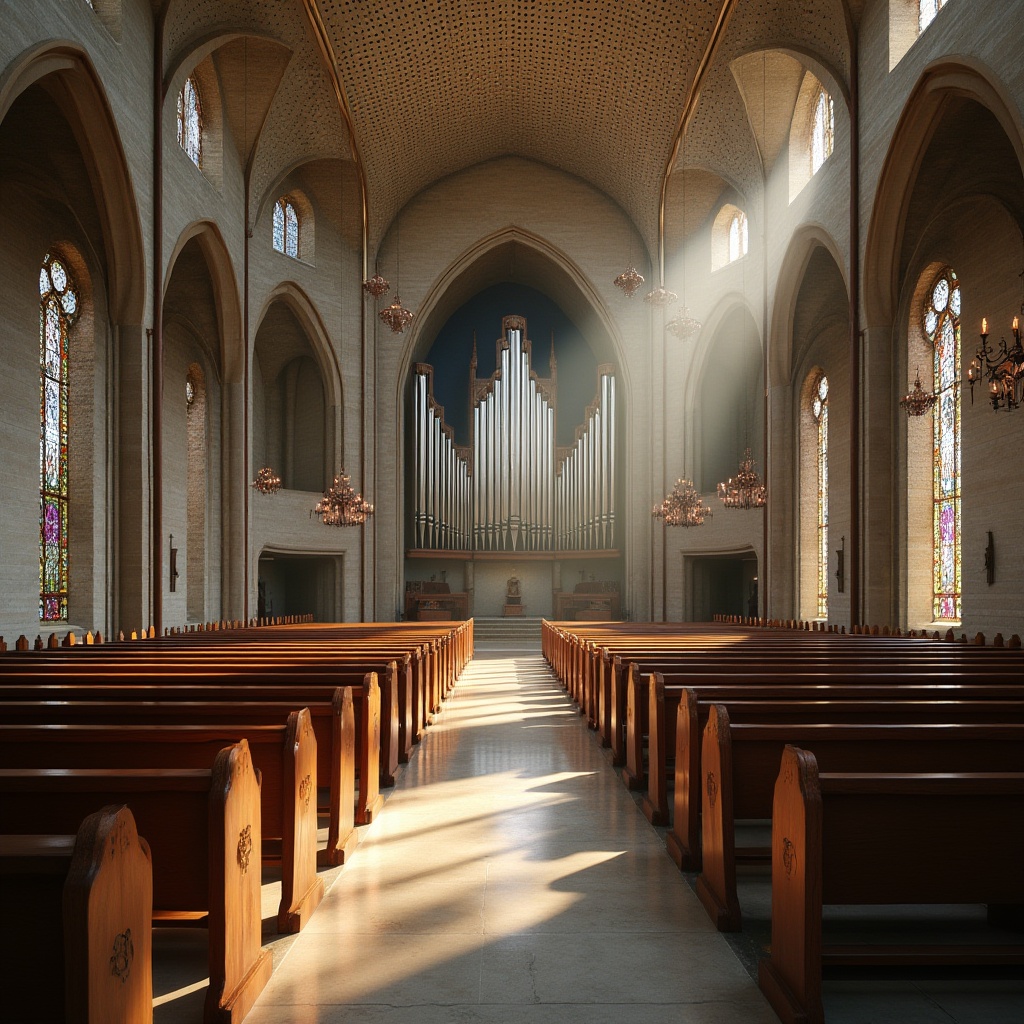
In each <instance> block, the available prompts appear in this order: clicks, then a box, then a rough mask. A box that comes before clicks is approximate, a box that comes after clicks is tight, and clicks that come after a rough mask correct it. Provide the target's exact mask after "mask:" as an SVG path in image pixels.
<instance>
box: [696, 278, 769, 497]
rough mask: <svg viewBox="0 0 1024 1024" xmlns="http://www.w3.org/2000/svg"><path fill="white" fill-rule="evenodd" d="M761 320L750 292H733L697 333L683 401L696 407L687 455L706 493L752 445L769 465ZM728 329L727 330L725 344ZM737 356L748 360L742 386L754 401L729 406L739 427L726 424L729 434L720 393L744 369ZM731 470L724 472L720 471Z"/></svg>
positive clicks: (757, 456) (760, 459)
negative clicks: (723, 450) (719, 404)
mask: <svg viewBox="0 0 1024 1024" xmlns="http://www.w3.org/2000/svg"><path fill="white" fill-rule="evenodd" d="M759 320H760V317H759V315H758V314H757V313H756V312H755V311H754V310H753V309H751V308H750V303H749V301H748V299H747V297H746V296H745V295H743V294H742V293H740V292H729V293H728V294H726V295H724V296H723V297H722V298H721V300H720V301H719V302H718V304H717V305H716V306H715V308H714V309H713V310H712V312H711V315H710V316H709V317H708V320H707V322H706V323H705V324H704V327H703V329H702V330H701V333H700V335H699V337H698V339H697V346H698V347H697V349H696V350H695V351H694V353H693V357H692V360H691V362H690V372H689V374H688V375H687V379H686V392H685V396H686V397H685V403H684V405H685V408H687V409H689V410H692V418H693V423H692V426H691V429H689V430H687V431H686V433H687V435H688V436H692V437H693V447H694V450H693V451H692V452H688V453H687V458H686V460H685V461H686V464H687V465H689V466H693V467H694V471H693V475H694V477H695V481H694V482H695V483H696V484H697V486H698V490H701V491H703V492H704V493H707V492H709V491H713V490H714V489H715V487H716V486H717V483H718V480H719V479H725V478H726V477H728V476H730V475H732V474H733V473H734V472H735V470H736V465H737V464H738V463H739V460H740V458H741V457H742V455H743V449H744V447H746V446H747V445H749V446H750V448H751V450H752V451H753V454H754V459H755V461H756V462H757V463H758V465H760V466H762V467H763V465H764V453H763V448H764V401H763V398H762V397H761V396H762V395H763V394H764V388H763V385H762V379H763V374H764V356H763V341H762V338H761V329H760V325H759ZM744 321H745V322H744ZM740 328H743V329H745V331H744V333H742V334H741V333H739V329H740ZM723 332H725V335H726V342H725V345H726V347H725V348H723V344H722V337H723ZM755 349H756V351H755ZM719 356H720V357H722V358H723V359H724V361H725V364H728V365H725V364H723V365H719V364H718V363H717V362H716V357H719ZM735 359H739V360H741V361H742V363H743V365H742V373H743V387H744V393H745V397H746V398H747V399H749V401H748V402H747V403H746V408H744V410H743V412H742V414H741V413H740V412H739V411H738V404H734V405H732V406H731V407H730V409H729V411H730V412H731V413H732V414H734V418H735V424H734V428H735V429H734V430H727V431H726V432H727V433H728V435H729V436H728V437H725V436H724V435H723V428H724V427H725V424H723V423H722V422H721V414H722V412H723V410H722V409H721V408H720V407H718V408H716V406H715V398H716V396H717V397H721V396H722V395H723V394H724V390H725V387H726V386H727V383H728V380H729V379H731V380H732V382H733V384H735V382H736V374H737V373H738V372H741V371H738V370H737V369H736V364H735V362H731V363H730V362H729V361H730V360H735ZM734 434H735V436H733V435H734ZM744 434H746V435H747V436H746V437H744V436H743V435H744ZM716 439H717V440H716ZM723 446H724V447H725V448H727V449H728V455H727V457H726V456H725V455H722V454H721V453H717V454H716V452H717V449H718V448H720V447H723ZM733 448H735V451H733ZM720 455H721V457H719V456H720ZM723 460H724V461H723ZM698 467H699V471H698ZM726 470H727V472H725V475H724V476H722V475H721V472H724V471H726Z"/></svg>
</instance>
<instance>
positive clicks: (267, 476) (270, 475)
mask: <svg viewBox="0 0 1024 1024" xmlns="http://www.w3.org/2000/svg"><path fill="white" fill-rule="evenodd" d="M252 486H253V487H254V488H255V489H256V490H257V491H259V492H260V494H276V493H277V492H278V491H279V490H281V478H280V477H279V476H276V475H275V474H274V471H273V470H272V469H271V468H270V467H269V466H264V467H263V468H262V469H261V470H260V471H259V472H258V473H257V474H256V479H255V480H253V482H252Z"/></svg>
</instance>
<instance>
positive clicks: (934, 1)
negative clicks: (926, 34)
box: [917, 0, 946, 33]
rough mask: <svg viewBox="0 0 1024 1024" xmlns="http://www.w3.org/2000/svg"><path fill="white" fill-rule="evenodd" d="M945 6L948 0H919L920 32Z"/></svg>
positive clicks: (918, 22)
mask: <svg viewBox="0 0 1024 1024" xmlns="http://www.w3.org/2000/svg"><path fill="white" fill-rule="evenodd" d="M945 6H946V0H919V3H918V14H917V27H918V33H921V32H923V31H924V30H925V29H926V28H927V27H928V26H929V25H930V24H931V23H932V22H933V21H934V20H935V15H936V14H938V13H939V11H941V10H942V8H943V7H945Z"/></svg>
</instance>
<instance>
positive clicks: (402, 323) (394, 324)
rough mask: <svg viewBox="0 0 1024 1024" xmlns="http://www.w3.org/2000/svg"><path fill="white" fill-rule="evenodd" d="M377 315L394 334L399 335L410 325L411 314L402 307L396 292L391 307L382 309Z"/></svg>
mask: <svg viewBox="0 0 1024 1024" xmlns="http://www.w3.org/2000/svg"><path fill="white" fill-rule="evenodd" d="M378 315H379V316H380V318H381V320H383V321H384V323H386V324H387V325H388V327H390V328H391V330H392V333H394V334H401V333H402V331H404V330H405V329H406V327H408V326H409V324H411V323H412V318H413V314H412V313H410V312H409V310H407V309H406V308H405V306H403V305H402V300H401V299H400V298H399V297H398V292H395V299H394V301H393V302H392V303H391V305H390V306H388V307H387V308H386V309H382V310H381V311H380V313H379V314H378Z"/></svg>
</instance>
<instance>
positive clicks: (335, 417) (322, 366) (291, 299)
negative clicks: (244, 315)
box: [250, 282, 344, 490]
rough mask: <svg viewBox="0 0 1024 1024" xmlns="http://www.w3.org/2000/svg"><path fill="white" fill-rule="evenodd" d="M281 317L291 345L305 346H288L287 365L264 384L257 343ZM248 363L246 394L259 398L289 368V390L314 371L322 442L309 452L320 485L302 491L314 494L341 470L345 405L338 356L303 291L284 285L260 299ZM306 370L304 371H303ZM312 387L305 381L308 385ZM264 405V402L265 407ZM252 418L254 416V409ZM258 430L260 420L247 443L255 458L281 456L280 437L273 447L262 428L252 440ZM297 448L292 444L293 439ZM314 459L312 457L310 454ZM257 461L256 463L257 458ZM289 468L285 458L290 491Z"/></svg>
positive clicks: (283, 470) (267, 431)
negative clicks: (317, 465) (289, 330)
mask: <svg viewBox="0 0 1024 1024" xmlns="http://www.w3.org/2000/svg"><path fill="white" fill-rule="evenodd" d="M282 314H283V315H284V320H283V321H282V323H283V324H284V326H285V328H293V329H294V330H295V331H296V332H297V333H298V334H299V335H301V339H293V340H294V341H295V342H298V341H299V340H301V341H302V342H303V343H304V344H302V345H293V348H295V351H289V352H288V353H286V355H288V356H290V358H289V359H287V360H286V362H287V364H288V365H287V366H286V365H282V366H277V365H276V364H275V366H274V367H272V368H271V377H270V379H267V375H266V370H267V368H266V367H264V366H263V365H262V360H261V357H260V348H261V341H262V332H263V330H264V328H265V326H266V325H268V324H269V323H271V321H272V320H274V318H275V316H278V317H279V316H281V315H282ZM253 339H254V340H253V346H252V353H253V360H252V367H253V368H252V370H251V373H252V380H251V381H250V393H251V394H252V395H253V396H254V398H255V396H257V392H259V393H260V394H264V391H265V385H266V384H267V383H273V382H275V381H277V380H278V378H279V376H280V374H281V373H284V372H285V371H287V370H288V366H290V365H292V364H295V365H294V366H292V369H291V371H289V372H291V374H292V376H293V377H294V380H292V385H293V390H294V387H297V386H298V385H299V384H300V383H301V381H302V379H305V378H304V377H303V375H305V377H308V376H309V369H310V368H315V373H316V375H317V376H318V378H319V383H320V386H321V388H322V396H321V398H320V401H322V404H323V408H322V410H321V417H320V419H321V421H322V437H318V438H314V439H312V440H313V441H314V442H315V443H311V445H310V447H311V448H312V449H314V450H315V449H319V455H318V458H319V462H320V463H321V465H320V470H319V475H320V476H321V477H322V478H323V481H321V482H319V483H317V484H316V487H305V488H303V489H307V490H318V489H323V487H324V486H326V483H325V482H324V481H328V480H329V479H330V478H331V477H332V476H333V475H334V474H336V473H337V472H338V471H339V469H340V465H341V452H342V450H343V444H342V442H343V423H344V416H343V412H344V402H343V388H342V379H341V367H340V364H339V362H338V358H337V353H336V351H335V349H334V346H333V345H332V344H331V339H330V337H329V336H328V333H327V329H326V327H325V325H324V323H323V321H322V319H321V318H320V315H319V312H318V311H317V310H316V308H315V307H314V305H313V303H312V302H311V301H310V299H309V297H308V296H307V295H306V293H305V292H303V291H302V289H300V288H299V287H298V285H296V284H294V283H293V282H284V283H282V284H280V285H278V286H277V287H276V288H275V289H274V290H273V291H272V292H271V293H270V294H269V295H268V296H267V298H266V299H265V301H264V303H263V305H262V307H261V309H260V311H259V315H258V317H257V319H256V328H255V331H254V334H253ZM275 356H277V357H279V356H280V352H277V353H275ZM256 366H260V368H261V369H260V373H261V377H260V379H259V380H257V379H256V369H255V368H256ZM304 367H305V368H304ZM310 383H311V382H310V381H308V380H307V384H310ZM264 406H265V403H264ZM262 412H263V414H264V420H265V419H266V409H265V407H264V409H263V410H262ZM254 415H256V411H255V410H254ZM257 429H259V421H257V423H256V424H254V426H253V437H252V439H251V443H252V445H253V449H254V454H263V455H266V456H267V457H268V458H269V456H270V454H271V452H270V451H269V449H268V445H269V448H274V449H275V453H276V454H281V455H284V454H285V453H284V452H283V450H282V451H281V452H280V453H278V452H277V451H276V450H277V449H278V448H280V442H281V439H280V438H276V443H274V444H271V443H270V433H271V432H270V427H269V426H268V425H266V424H264V426H263V427H262V435H263V436H262V437H261V438H259V437H257V436H256V434H257ZM261 442H262V451H261V450H260V443H261ZM296 443H297V439H296ZM314 454H316V452H315V451H314ZM257 461H258V459H257ZM290 466H291V459H290V458H286V459H283V461H282V462H281V463H280V464H279V467H278V468H279V469H280V470H281V472H280V475H281V476H282V477H283V478H284V481H285V486H286V487H290V486H293V484H291V483H289V480H291V479H292V478H293V477H294V476H295V474H294V473H293V472H291V471H290V470H289V467H290ZM312 475H315V473H314V471H313V468H312V467H308V466H307V468H306V471H304V472H303V473H302V474H300V476H301V477H302V479H304V480H306V482H307V483H308V482H310V481H311V479H312Z"/></svg>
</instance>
